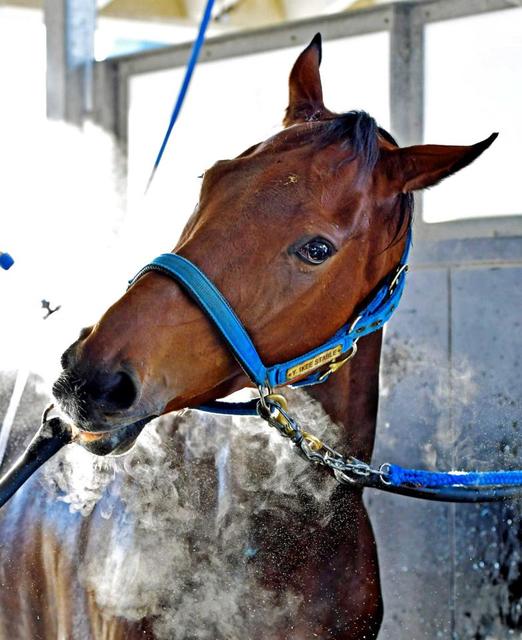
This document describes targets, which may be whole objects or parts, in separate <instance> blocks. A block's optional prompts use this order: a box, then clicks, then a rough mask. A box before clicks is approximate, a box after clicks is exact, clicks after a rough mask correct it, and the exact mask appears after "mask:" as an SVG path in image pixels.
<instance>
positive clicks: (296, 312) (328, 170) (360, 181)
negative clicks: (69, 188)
mask: <svg viewBox="0 0 522 640" xmlns="http://www.w3.org/2000/svg"><path fill="white" fill-rule="evenodd" d="M320 59H321V40H320V37H319V36H316V37H315V38H314V40H313V41H312V43H311V44H310V45H309V46H308V47H307V48H306V49H305V50H304V51H303V53H302V54H301V55H300V56H299V58H298V59H297V61H296V63H295V65H294V67H293V69H292V72H291V75H290V102H289V106H288V108H287V111H286V116H285V119H284V128H283V130H282V131H281V132H279V133H277V134H276V135H274V136H273V137H271V138H269V139H268V140H265V141H264V142H261V143H259V144H256V145H254V146H252V147H250V148H249V149H247V150H246V151H244V152H243V153H242V154H241V155H239V156H238V157H237V158H234V159H232V160H222V161H220V162H218V163H216V164H215V165H214V166H213V167H211V168H210V169H209V170H208V171H207V172H206V173H205V175H204V179H203V184H202V188H201V195H200V201H199V204H198V206H197V208H196V210H195V212H194V214H193V215H192V217H191V219H190V220H189V222H188V224H187V226H186V228H185V230H184V231H183V233H182V236H181V238H180V240H179V242H178V244H177V245H176V247H175V249H174V252H175V253H178V254H180V255H181V256H184V257H186V258H188V259H189V260H191V261H192V262H193V263H195V264H196V265H197V266H198V267H199V268H200V269H201V270H202V271H203V272H204V273H205V274H206V275H207V276H208V277H209V278H210V279H211V280H212V281H213V282H214V283H215V284H216V285H217V286H218V288H219V289H220V290H221V291H222V292H223V294H224V295H225V296H226V298H227V299H228V301H229V302H230V304H231V306H232V307H233V308H234V310H235V311H236V313H237V315H238V316H239V318H240V319H241V320H242V322H243V324H244V325H245V327H246V328H247V330H248V332H249V333H250V335H251V337H252V339H253V342H254V344H255V345H256V347H257V348H258V351H259V353H260V354H261V356H262V357H263V360H264V362H265V363H266V364H273V363H275V362H279V361H283V360H288V359H290V358H293V357H296V356H298V355H300V354H302V353H304V352H306V351H307V350H309V349H312V348H314V347H316V346H318V345H319V344H321V343H322V342H323V341H325V340H326V339H327V338H328V337H330V336H331V335H332V334H333V333H334V332H335V331H336V330H337V329H339V327H340V326H341V325H343V324H344V323H346V322H347V320H349V319H350V318H351V317H353V316H354V314H355V312H356V311H357V308H358V306H360V305H361V303H362V301H363V300H364V299H365V298H367V297H368V296H369V295H370V294H371V292H372V291H373V290H374V289H375V288H376V287H377V286H378V285H379V283H380V282H381V281H382V280H383V278H385V276H386V275H387V274H388V273H389V272H390V271H391V270H392V268H393V267H394V266H395V265H396V264H397V263H398V261H399V259H400V256H401V254H402V251H403V248H404V243H405V241H406V236H407V233H406V232H407V229H408V226H409V224H410V222H411V215H412V196H411V194H412V192H413V191H415V190H417V189H423V188H424V187H429V186H431V185H434V184H436V183H437V182H439V181H440V180H442V179H443V178H445V177H446V176H449V175H450V174H452V173H454V172H455V171H457V170H459V169H461V168H462V167H465V166H466V165H467V164H469V163H470V162H472V161H473V160H474V159H475V158H476V157H477V156H478V155H480V153H482V151H484V149H486V148H487V147H488V146H489V145H490V144H491V142H492V141H493V139H494V136H491V137H490V138H488V139H487V140H485V141H483V142H480V143H478V144H475V145H472V146H434V145H420V146H414V147H409V148H399V147H398V146H397V145H396V143H395V141H394V140H393V138H392V137H391V136H390V135H389V134H388V133H387V132H386V131H384V130H383V129H381V128H379V127H378V126H377V125H376V123H375V121H374V120H373V119H372V118H371V117H370V116H369V115H368V114H366V113H364V112H348V113H345V114H335V113H332V112H331V111H329V110H328V109H327V108H326V107H325V106H324V104H323V100H322V89H321V81H320V76H319V63H320ZM63 368H64V371H63V373H62V375H61V377H60V378H59V380H58V381H57V382H56V384H55V387H54V393H55V395H56V397H57V399H58V400H59V402H60V404H61V406H62V408H63V409H64V410H65V411H66V412H67V413H68V414H69V415H70V416H71V418H72V419H73V420H74V422H75V424H76V425H77V426H78V427H79V429H80V430H81V431H82V432H83V433H84V441H85V442H90V443H96V446H95V447H94V449H95V450H98V451H100V452H107V451H110V450H118V451H119V450H121V449H122V448H123V447H124V446H126V445H128V444H129V443H131V442H133V440H134V439H135V437H136V435H137V433H139V431H140V428H141V426H142V425H143V423H144V420H145V419H146V418H148V417H150V416H154V415H160V414H163V413H166V412H168V411H171V410H175V409H181V408H183V407H193V406H196V405H198V404H200V403H202V402H205V401H208V400H210V399H215V398H218V397H222V396H225V395H227V394H229V393H231V392H233V391H236V390H238V389H240V388H242V387H245V386H246V385H248V384H249V380H248V378H247V377H246V376H245V374H244V373H243V371H242V370H241V368H240V367H239V365H238V364H237V362H236V361H235V360H234V358H233V357H232V355H231V353H230V352H229V350H228V349H227V347H226V346H225V344H224V342H223V341H222V339H221V338H220V336H219V334H218V333H217V331H216V329H215V327H214V326H213V325H212V324H211V322H210V321H209V320H208V319H207V317H206V316H205V315H204V314H203V312H202V311H201V310H200V308H199V307H198V306H197V305H196V304H194V303H193V302H192V301H191V300H190V298H189V297H188V296H187V294H186V293H185V292H184V291H183V290H182V289H181V288H180V286H179V285H178V284H176V282H174V281H173V280H171V279H169V278H168V277H166V276H164V275H162V274H160V273H157V272H154V273H147V274H145V275H144V276H143V277H141V278H140V279H139V280H138V281H137V282H135V284H133V286H132V287H131V288H130V289H129V290H128V291H127V292H126V293H125V295H123V297H122V298H120V300H118V301H117V302H116V303H115V304H114V305H113V306H112V307H111V308H110V309H109V310H108V311H107V312H106V313H105V314H104V315H103V317H102V318H101V319H100V321H99V322H98V323H97V324H96V325H94V326H93V327H90V328H88V329H84V330H83V331H82V332H81V334H80V337H79V339H78V340H77V341H76V342H75V343H74V344H73V345H72V346H71V347H69V349H68V350H67V351H66V352H65V354H64V355H63ZM129 425H130V426H129Z"/></svg>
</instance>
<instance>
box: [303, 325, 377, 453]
mask: <svg viewBox="0 0 522 640" xmlns="http://www.w3.org/2000/svg"><path fill="white" fill-rule="evenodd" d="M381 344H382V331H378V332H376V333H372V334H370V335H368V336H366V337H365V338H362V339H361V340H360V341H359V345H358V346H359V349H358V351H357V355H356V356H355V357H354V359H353V360H351V361H350V362H348V363H347V364H346V365H344V367H342V368H341V369H339V371H337V372H336V373H334V374H332V375H331V376H330V378H329V379H328V381H327V382H325V383H324V384H320V385H317V386H314V387H309V389H308V393H309V394H310V395H311V396H312V398H314V399H315V400H318V401H319V402H320V403H321V404H322V406H323V409H324V410H325V411H326V413H327V414H328V415H329V416H330V417H331V418H332V420H333V421H334V422H336V423H338V424H341V425H342V426H343V427H344V437H343V438H342V442H343V445H344V446H346V447H347V450H346V451H343V452H342V453H345V454H349V455H353V456H355V457H356V458H359V459H361V460H365V461H369V460H370V458H371V455H372V451H373V443H374V440H375V427H376V424H377V409H378V401H379V364H380V356H381Z"/></svg>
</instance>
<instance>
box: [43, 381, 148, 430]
mask: <svg viewBox="0 0 522 640" xmlns="http://www.w3.org/2000/svg"><path fill="white" fill-rule="evenodd" d="M138 389H139V385H138V383H137V382H136V380H135V378H134V376H133V375H132V374H131V373H129V372H128V371H125V370H123V369H119V370H117V371H108V370H96V369H89V370H87V371H84V372H81V371H79V370H75V369H65V370H64V371H63V372H62V374H61V375H60V377H59V378H58V380H57V381H56V382H55V383H54V385H53V395H54V397H55V398H56V400H57V401H58V403H59V405H60V408H61V409H62V410H63V411H64V412H65V413H66V414H67V415H68V416H69V417H70V418H71V420H72V421H73V422H74V424H75V425H76V426H77V427H78V428H80V429H82V430H84V431H90V432H93V433H96V432H106V431H108V430H110V429H111V428H112V427H113V426H121V425H122V424H125V423H126V422H127V421H128V418H127V417H126V416H127V415H128V414H129V413H131V410H132V407H133V405H134V404H135V402H136V400H137V397H138Z"/></svg>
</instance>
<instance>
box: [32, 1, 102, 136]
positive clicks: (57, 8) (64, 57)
mask: <svg viewBox="0 0 522 640" xmlns="http://www.w3.org/2000/svg"><path fill="white" fill-rule="evenodd" d="M44 15H45V25H46V29H47V116H48V117H49V118H52V119H57V120H65V121H66V122H70V123H72V124H76V125H80V124H81V123H82V122H83V119H84V116H85V113H86V112H87V111H89V110H90V108H91V104H90V102H91V97H90V96H91V92H92V89H91V86H92V65H93V60H94V29H95V24H96V0H45V2H44Z"/></svg>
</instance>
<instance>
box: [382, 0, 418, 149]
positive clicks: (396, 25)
mask: <svg viewBox="0 0 522 640" xmlns="http://www.w3.org/2000/svg"><path fill="white" fill-rule="evenodd" d="M390 115H391V129H392V133H393V134H394V135H395V136H397V138H398V141H399V144H400V145H401V146H406V145H410V144H420V143H421V142H422V138H423V128H424V24H423V22H422V21H421V19H420V14H419V12H418V11H417V10H416V6H415V4H410V3H404V4H402V3H401V4H395V5H394V6H393V13H392V21H391V25H390Z"/></svg>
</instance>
